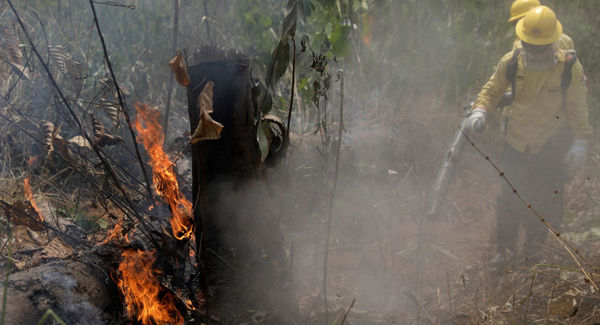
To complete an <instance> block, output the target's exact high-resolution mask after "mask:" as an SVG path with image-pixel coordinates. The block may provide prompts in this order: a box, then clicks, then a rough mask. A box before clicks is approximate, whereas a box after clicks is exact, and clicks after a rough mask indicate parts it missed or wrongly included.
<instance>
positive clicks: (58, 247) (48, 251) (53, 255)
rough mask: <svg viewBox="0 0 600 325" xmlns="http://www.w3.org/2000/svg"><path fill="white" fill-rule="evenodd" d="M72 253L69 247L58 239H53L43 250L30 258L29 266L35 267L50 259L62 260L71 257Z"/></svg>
mask: <svg viewBox="0 0 600 325" xmlns="http://www.w3.org/2000/svg"><path fill="white" fill-rule="evenodd" d="M74 252H75V251H74V250H73V248H72V247H71V246H69V245H68V244H66V243H65V242H64V241H62V240H60V239H59V238H58V237H55V238H54V239H52V241H50V243H48V245H46V246H45V247H44V249H42V250H41V251H38V252H37V253H35V254H34V255H33V257H32V258H31V266H36V265H39V264H41V263H45V262H47V261H48V260H52V259H64V258H67V257H69V256H71V255H73V253H74Z"/></svg>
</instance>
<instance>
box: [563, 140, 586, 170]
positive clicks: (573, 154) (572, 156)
mask: <svg viewBox="0 0 600 325" xmlns="http://www.w3.org/2000/svg"><path fill="white" fill-rule="evenodd" d="M587 145H588V141H587V140H585V139H575V140H573V143H572V144H571V147H570V148H569V152H567V156H566V157H565V165H566V167H567V172H568V173H569V175H573V174H574V173H575V172H576V171H578V170H579V169H581V167H583V164H584V163H585V159H586V158H587Z"/></svg>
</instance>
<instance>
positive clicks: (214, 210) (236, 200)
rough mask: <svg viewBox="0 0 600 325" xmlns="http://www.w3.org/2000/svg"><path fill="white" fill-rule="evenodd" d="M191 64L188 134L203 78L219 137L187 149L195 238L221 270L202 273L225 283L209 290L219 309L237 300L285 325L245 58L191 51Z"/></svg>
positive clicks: (279, 241) (280, 250)
mask: <svg viewBox="0 0 600 325" xmlns="http://www.w3.org/2000/svg"><path fill="white" fill-rule="evenodd" d="M195 61H196V64H195V65H191V66H190V67H189V68H188V73H189V76H190V79H191V84H190V85H189V87H188V105H189V106H188V109H189V116H190V129H191V133H193V131H194V130H195V128H196V126H197V124H198V120H199V114H200V113H199V110H198V107H197V99H198V95H199V94H200V92H201V91H202V89H203V87H204V85H205V84H206V82H208V81H212V82H214V94H213V110H214V113H212V114H211V116H212V118H213V119H214V120H215V121H217V122H219V123H221V124H223V126H224V128H223V131H222V133H221V138H220V139H218V140H207V141H203V142H200V143H197V144H194V145H192V174H193V176H192V177H193V196H194V198H196V200H195V202H194V212H195V215H194V217H195V220H196V224H197V233H196V238H197V239H198V238H201V239H203V240H204V241H205V242H204V243H202V245H203V246H204V251H205V254H206V250H208V251H210V252H211V254H210V255H214V256H208V257H210V259H209V260H214V261H215V262H216V263H219V264H220V265H221V266H222V267H223V270H222V272H219V273H215V274H209V275H210V279H211V283H212V282H215V281H216V280H223V279H225V280H226V281H229V282H230V283H229V284H228V287H227V288H226V289H224V290H221V291H222V292H221V294H220V293H219V289H218V288H217V290H216V291H217V294H216V296H215V300H217V301H219V304H221V305H222V304H227V302H226V301H225V300H227V298H226V297H224V296H232V297H230V298H233V297H237V299H239V300H240V301H239V302H240V303H243V304H248V305H253V306H254V307H255V309H256V308H258V309H261V308H262V309H264V310H265V311H267V312H269V313H270V314H272V317H273V318H272V320H273V321H274V323H278V324H285V323H286V321H290V320H291V319H290V315H294V314H295V303H294V299H293V298H292V293H291V290H290V286H289V280H290V274H289V270H288V260H287V256H286V254H285V252H284V247H283V245H284V242H283V236H282V234H281V231H280V229H279V222H278V218H277V214H276V213H275V209H269V201H272V198H271V197H270V196H269V195H268V193H267V189H266V187H265V183H264V179H262V178H260V177H259V175H263V173H262V172H261V171H260V169H261V168H264V167H263V164H262V163H261V154H260V149H259V146H258V142H257V125H258V121H259V119H260V118H261V115H260V113H259V111H258V109H257V107H255V105H254V104H253V98H252V82H251V71H250V67H249V61H248V60H247V59H244V58H243V57H241V56H240V55H238V54H237V53H224V52H220V51H217V50H215V49H212V48H204V49H202V50H201V51H199V52H198V53H197V54H196V57H195ZM271 203H273V202H271ZM200 251H202V249H200ZM217 255H218V259H215V258H214V257H216V256H217ZM203 258H207V256H206V255H204V256H203ZM202 262H204V263H207V260H204V261H202ZM226 262H227V264H228V265H224V264H225V263H226ZM211 269H212V268H211ZM232 288H233V289H232ZM236 290H239V292H235V291H236ZM225 291H226V292H228V293H227V294H225ZM240 298H241V299H240ZM277 314H280V315H285V318H287V320H283V319H282V318H279V317H278V316H277Z"/></svg>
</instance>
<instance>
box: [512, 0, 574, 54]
mask: <svg viewBox="0 0 600 325" xmlns="http://www.w3.org/2000/svg"><path fill="white" fill-rule="evenodd" d="M562 30H563V29H562V25H561V24H560V22H559V21H558V19H556V15H555V14H554V11H552V9H550V8H548V7H546V6H539V7H535V8H533V9H531V10H529V12H528V13H527V15H525V17H523V19H521V20H519V22H517V25H516V26H515V32H516V33H517V36H518V37H519V39H520V40H521V41H523V42H526V43H529V44H533V45H546V44H551V43H554V41H556V40H557V39H558V38H559V37H560V35H561V34H562Z"/></svg>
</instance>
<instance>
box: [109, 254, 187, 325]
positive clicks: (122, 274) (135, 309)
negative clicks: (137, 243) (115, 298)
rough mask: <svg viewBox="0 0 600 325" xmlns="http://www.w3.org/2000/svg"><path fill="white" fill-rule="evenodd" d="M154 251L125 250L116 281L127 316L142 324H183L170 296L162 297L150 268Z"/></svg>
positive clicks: (181, 317)
mask: <svg viewBox="0 0 600 325" xmlns="http://www.w3.org/2000/svg"><path fill="white" fill-rule="evenodd" d="M154 260H155V256H154V251H141V250H124V251H123V262H121V264H119V268H118V273H117V278H118V283H117V285H118V286H119V289H120V290H121V293H123V296H124V298H125V307H126V308H127V312H128V313H129V315H132V316H133V315H137V320H138V321H140V322H141V323H142V324H143V325H153V324H178V325H180V324H183V323H184V320H183V316H181V314H180V313H179V311H178V310H177V308H175V304H174V296H173V295H172V294H168V293H167V294H162V293H161V284H160V282H159V280H158V279H157V278H156V275H155V274H156V273H160V272H159V271H157V270H154V269H153V264H154Z"/></svg>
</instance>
